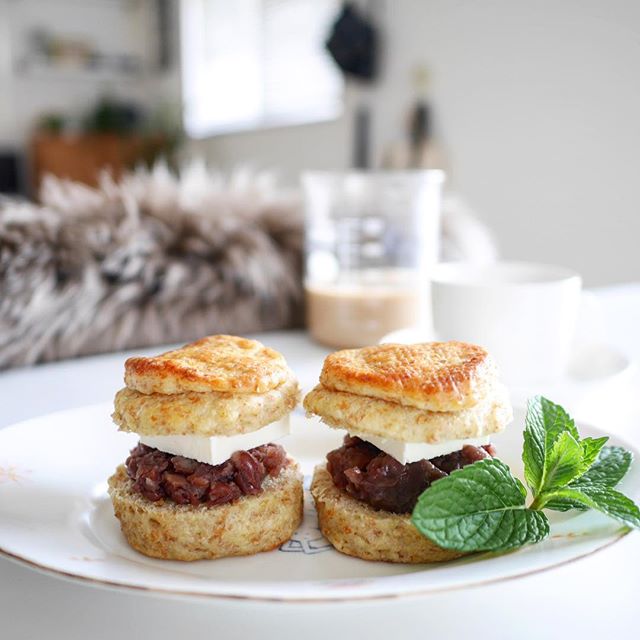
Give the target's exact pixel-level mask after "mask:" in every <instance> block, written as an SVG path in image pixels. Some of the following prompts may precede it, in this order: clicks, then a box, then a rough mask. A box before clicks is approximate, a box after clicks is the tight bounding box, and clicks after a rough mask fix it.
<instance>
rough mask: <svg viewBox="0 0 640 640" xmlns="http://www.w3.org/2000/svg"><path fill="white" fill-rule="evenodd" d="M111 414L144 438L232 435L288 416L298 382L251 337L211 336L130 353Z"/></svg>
mask: <svg viewBox="0 0 640 640" xmlns="http://www.w3.org/2000/svg"><path fill="white" fill-rule="evenodd" d="M125 384H126V387H125V388H124V389H121V390H120V391H119V392H118V393H117V394H116V398H115V412H114V414H113V419H114V421H115V423H116V424H117V425H118V426H119V427H120V429H121V430H122V431H133V432H135V433H138V434H140V435H142V436H199V437H211V436H236V435H239V434H246V433H250V432H254V431H257V430H259V429H262V428H264V427H265V426H267V425H271V424H273V423H274V422H277V421H280V420H282V419H283V418H286V416H288V414H289V413H290V412H291V411H292V410H293V409H294V407H295V406H296V404H297V402H298V399H299V395H300V391H299V387H298V382H297V380H296V378H295V376H294V374H293V372H292V371H291V369H290V368H289V367H288V366H287V363H286V361H285V359H284V357H283V356H282V355H281V354H280V353H278V352H277V351H275V350H273V349H270V348H269V347H265V346H264V345H262V344H261V343H260V342H258V341H256V340H248V339H246V338H240V337H237V336H228V335H215V336H209V337H207V338H203V339H202V340H198V341H197V342H194V343H192V344H188V345H186V346H184V347H182V348H181V349H177V350H175V351H169V352H167V353H163V354H161V355H159V356H153V357H136V358H129V359H128V360H127V361H126V363H125Z"/></svg>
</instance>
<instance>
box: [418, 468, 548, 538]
mask: <svg viewBox="0 0 640 640" xmlns="http://www.w3.org/2000/svg"><path fill="white" fill-rule="evenodd" d="M525 496H526V490H525V488H524V486H523V485H522V483H521V482H520V481H519V480H518V479H517V478H514V477H513V476H512V475H511V472H510V471H509V467H507V465H505V464H504V463H503V462H501V461H500V460H498V459H496V458H487V459H485V460H480V461H479V462H475V463H474V464H470V465H468V466H466V467H464V468H462V469H459V470H458V471H454V472H453V473H452V474H451V475H450V476H448V477H446V478H442V479H440V480H437V481H436V482H434V483H433V485H432V486H431V487H429V488H428V489H426V490H425V491H424V492H423V493H422V495H421V496H420V498H419V499H418V503H417V504H416V506H415V509H414V510H413V515H412V522H413V524H414V525H415V526H416V528H417V529H418V531H420V533H422V534H423V535H424V536H426V537H427V538H429V539H430V540H432V541H433V542H435V543H436V544H438V545H439V546H441V547H444V548H445V549H456V550H458V551H505V550H508V549H514V548H516V547H521V546H523V545H525V544H531V543H534V542H539V541H540V540H543V539H544V538H546V537H547V536H548V535H549V523H548V521H547V518H546V516H545V515H544V514H543V513H542V512H540V511H533V510H531V509H527V508H526V507H525Z"/></svg>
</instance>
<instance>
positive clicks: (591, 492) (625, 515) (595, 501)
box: [546, 484, 640, 529]
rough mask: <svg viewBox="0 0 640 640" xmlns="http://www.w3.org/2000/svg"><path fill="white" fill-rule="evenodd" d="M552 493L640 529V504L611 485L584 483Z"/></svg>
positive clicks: (556, 496)
mask: <svg viewBox="0 0 640 640" xmlns="http://www.w3.org/2000/svg"><path fill="white" fill-rule="evenodd" d="M552 495H553V496H554V497H555V498H560V499H565V500H570V501H571V502H577V503H579V504H582V505H584V506H585V507H587V508H588V509H595V510H596V511H600V512H602V513H604V514H606V515H608V516H609V517H610V518H613V519H614V520H617V521H618V522H622V524H625V525H627V526H629V527H634V528H636V529H640V509H639V508H638V506H637V505H636V504H635V503H634V502H633V500H631V499H630V498H627V496H625V495H622V494H621V493H620V492H619V491H616V490H615V489H612V488H611V487H607V486H605V485H601V484H600V485H599V484H584V485H582V486H580V487H579V488H570V487H565V488H564V489H559V490H558V491H556V492H554V493H553V494H552ZM546 506H548V505H546Z"/></svg>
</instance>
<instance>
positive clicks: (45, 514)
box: [0, 405, 640, 602]
mask: <svg viewBox="0 0 640 640" xmlns="http://www.w3.org/2000/svg"><path fill="white" fill-rule="evenodd" d="M110 412H111V406H110V405H98V406H92V407H86V408H80V409H74V410H72V411H64V412H59V413H54V414H51V415H48V416H44V417H41V418H36V419H34V420H29V421H26V422H22V423H20V424H18V425H15V426H13V427H9V428H7V429H3V430H2V431H0V551H1V552H3V553H4V554H5V555H7V556H9V557H10V558H13V559H16V560H19V561H22V562H24V563H26V564H28V565H30V566H32V567H34V568H37V569H41V570H43V571H46V572H49V573H52V574H53V575H57V576H60V577H66V578H71V579H77V580H84V581H86V582H87V583H90V584H94V585H102V586H109V587H118V588H131V589H143V590H146V591H151V592H158V593H170V594H179V595H187V596H209V597H217V598H242V599H258V600H287V601H306V602H313V601H332V600H333V601H335V600H351V599H375V598H386V597H397V596H401V595H410V594H420V593H427V592H433V591H444V590H450V589H457V588H461V587H466V586H471V585H477V584H479V583H487V582H494V581H498V580H506V579H510V578H516V577H518V576H523V575H527V574H531V573H534V572H537V571H542V570H545V569H550V568H552V567H554V566H558V565H560V564H564V563H567V562H571V561H573V560H576V559H578V558H581V557H584V556H586V555H589V554H591V553H594V552H595V551H598V550H599V549H603V548H604V547H607V546H608V545H610V544H612V543H614V542H615V541H617V540H618V539H620V538H621V537H622V535H624V534H623V533H622V531H621V529H620V527H619V526H618V525H617V524H616V523H615V522H613V521H611V520H609V519H607V518H605V517H603V516H601V515H599V514H597V513H592V512H586V513H568V514H560V513H558V514H553V513H552V514H550V517H551V521H552V528H551V537H550V538H549V539H548V540H547V541H545V542H543V543H541V544H539V545H536V546H532V547H528V548H524V549H521V550H519V551H516V552H513V553H510V554H506V555H503V556H498V557H489V556H488V555H486V554H478V555H475V556H471V557H467V558H464V559H461V560H457V561H454V562H450V563H447V564H442V565H394V564H385V563H377V562H366V561H362V560H358V559H355V558H350V557H347V556H344V555H341V554H339V553H337V552H336V551H334V550H333V549H332V548H331V547H330V546H329V545H328V544H327V542H326V541H325V540H324V539H323V537H322V535H321V534H320V532H319V530H318V528H317V523H316V518H315V513H314V510H313V507H312V505H311V503H310V502H309V501H308V502H307V504H306V509H305V519H304V523H303V525H302V527H301V528H300V530H299V531H298V532H297V533H296V534H295V535H294V537H293V539H292V540H291V541H290V542H288V543H286V544H284V545H283V546H282V547H281V548H280V549H279V550H277V551H272V552H269V553H263V554H259V555H256V556H251V557H246V558H229V559H223V560H214V561H198V562H192V563H181V562H167V561H161V560H153V559H151V558H147V557H145V556H142V555H140V554H138V553H136V552H135V551H133V550H132V549H131V548H130V547H129V546H128V545H127V543H126V542H125V540H124V538H123V536H122V535H121V533H120V529H119V525H118V522H117V520H116V519H115V517H114V516H113V513H112V511H111V504H110V502H109V499H108V496H107V492H106V481H105V480H106V478H107V477H108V476H109V475H110V474H111V473H112V472H113V469H114V468H115V467H116V465H117V464H119V463H121V462H122V461H123V460H124V459H125V458H126V456H127V452H128V450H129V448H131V447H132V446H133V445H134V444H135V442H136V437H135V435H132V434H123V433H119V432H118V431H116V428H115V427H114V425H113V424H112V423H111V420H110V418H109V414H110ZM522 423H523V415H522V412H521V411H517V412H516V416H515V422H514V424H513V425H512V426H511V428H510V429H508V430H507V431H506V432H505V433H503V434H500V435H499V436H497V437H496V438H495V444H496V446H497V448H498V451H499V454H500V457H501V458H502V459H503V460H504V461H505V462H507V464H509V465H510V466H511V468H512V469H513V470H514V472H515V473H517V474H518V475H520V476H521V475H522V468H521V462H520V451H521V445H522V436H521V429H522ZM293 425H294V430H293V433H292V435H291V436H289V437H288V439H287V441H284V442H283V444H284V445H285V446H286V448H287V449H288V451H289V452H290V453H291V454H292V455H293V456H295V457H296V458H297V459H298V460H299V461H300V462H301V464H302V466H303V469H304V472H305V474H306V475H307V476H308V474H310V472H311V471H312V469H313V466H314V464H316V463H317V462H318V461H319V460H321V459H322V458H323V457H324V453H326V452H327V451H328V450H329V449H331V448H334V447H335V446H336V445H337V444H338V442H339V441H340V438H341V434H340V433H339V432H334V431H332V430H330V429H328V428H326V427H324V426H322V425H320V424H317V423H314V422H312V421H309V420H306V419H305V418H304V417H303V416H302V415H301V413H297V414H295V415H294V416H293ZM580 430H581V432H582V433H583V435H591V436H600V435H602V432H601V431H599V430H598V429H595V428H592V427H587V426H584V425H581V426H580ZM614 443H615V440H614ZM618 443H619V444H623V445H624V446H626V447H627V448H630V447H629V445H627V444H626V443H620V442H618ZM636 459H637V458H636ZM639 489H640V465H636V468H632V470H631V471H630V473H629V474H628V476H627V478H625V481H624V483H623V490H624V491H625V492H626V493H627V494H628V495H631V496H633V497H637V496H638V493H639ZM307 498H308V496H307Z"/></svg>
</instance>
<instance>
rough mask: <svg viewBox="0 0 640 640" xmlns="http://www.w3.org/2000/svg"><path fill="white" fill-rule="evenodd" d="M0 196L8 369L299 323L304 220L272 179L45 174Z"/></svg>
mask: <svg viewBox="0 0 640 640" xmlns="http://www.w3.org/2000/svg"><path fill="white" fill-rule="evenodd" d="M41 201H42V205H35V204H30V203H18V202H15V201H10V202H5V203H4V204H0V368H6V367H9V366H16V365H24V364H31V363H34V362H39V361H46V360H54V359H58V358H66V357H71V356H77V355H81V354H89V353H98V352H103V351H113V350H119V349H129V348H133V347H143V346H149V345H154V344H159V343H167V342H180V341H188V340H191V339H194V338H198V337H200V336H203V335H206V334H210V333H224V332H227V333H236V334H237V333H247V332H252V331H258V330H266V329H276V328H283V327H288V326H292V325H293V324H296V323H297V322H298V321H299V318H300V308H301V301H302V291H301V262H302V261H301V253H302V237H303V229H302V219H301V215H300V206H299V202H298V201H297V199H296V198H295V197H294V196H293V195H289V194H287V193H285V192H282V191H279V190H277V189H276V188H275V185H274V183H273V180H272V179H271V176H269V175H266V174H257V175H256V174H249V173H247V172H236V173H235V174H233V175H232V176H231V177H229V178H224V177H223V176H221V175H220V174H217V173H211V172H209V171H208V170H207V169H206V168H205V167H204V166H202V165H193V166H192V167H190V168H188V169H185V170H184V171H183V172H182V175H181V177H176V176H174V175H172V174H171V173H169V171H168V170H167V169H166V168H164V167H162V166H158V167H156V168H155V169H154V170H153V171H152V172H151V173H149V172H146V171H138V172H136V173H133V174H131V175H128V176H126V177H125V178H124V179H123V180H122V181H120V182H119V183H117V184H116V183H115V182H113V181H112V180H111V179H110V178H109V177H108V176H104V177H103V180H102V183H101V185H100V188H98V189H90V188H88V187H85V186H83V185H80V184H77V183H71V182H67V181H60V180H55V179H53V178H49V179H48V180H47V181H46V182H45V184H44V187H43V189H42V193H41Z"/></svg>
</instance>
